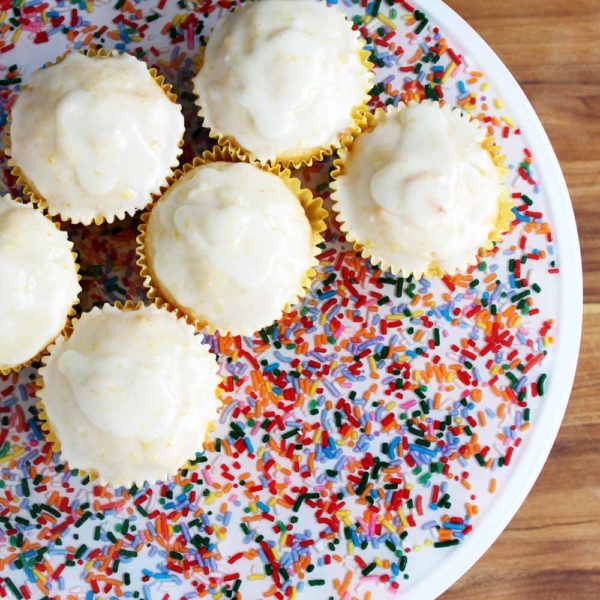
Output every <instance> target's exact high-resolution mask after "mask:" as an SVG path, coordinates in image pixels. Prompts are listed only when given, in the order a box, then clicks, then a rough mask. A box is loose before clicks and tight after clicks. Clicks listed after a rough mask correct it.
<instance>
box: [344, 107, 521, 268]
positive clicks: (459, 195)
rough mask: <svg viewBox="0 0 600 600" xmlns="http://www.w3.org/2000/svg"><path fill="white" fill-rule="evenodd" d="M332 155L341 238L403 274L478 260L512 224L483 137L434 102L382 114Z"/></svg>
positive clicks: (456, 113)
mask: <svg viewBox="0 0 600 600" xmlns="http://www.w3.org/2000/svg"><path fill="white" fill-rule="evenodd" d="M371 121H372V123H371V127H370V129H369V130H368V131H367V132H365V133H363V134H361V136H360V137H358V138H357V139H356V140H354V142H353V143H352V144H351V145H350V147H349V149H348V150H347V151H344V152H342V153H341V155H340V158H339V159H338V160H337V161H336V163H335V165H336V169H335V171H334V174H333V176H334V182H333V185H332V187H333V190H334V191H333V194H332V197H333V200H334V210H335V211H336V212H337V213H338V216H339V220H340V222H341V227H342V230H343V231H344V232H346V237H347V238H348V239H349V240H350V241H353V242H355V243H356V245H357V246H358V248H359V249H360V250H361V251H362V253H363V255H364V256H366V257H368V258H370V259H371V260H372V261H373V263H375V264H379V265H381V266H382V268H384V269H391V270H392V271H393V272H395V273H402V274H403V275H405V276H407V275H410V274H414V275H416V276H420V275H422V274H427V275H431V274H435V273H438V274H439V273H449V274H453V273H455V272H456V271H457V270H459V271H460V270H462V269H464V268H466V267H467V266H468V265H472V264H476V262H477V255H478V252H479V251H480V250H481V249H483V248H490V247H491V246H492V242H493V241H497V240H499V239H501V236H500V234H501V232H503V231H505V230H506V229H507V228H508V225H509V222H510V202H509V199H508V194H507V191H506V188H505V186H504V184H503V175H502V172H501V170H500V169H499V168H498V167H497V166H496V164H495V163H494V160H493V159H492V156H491V154H490V153H489V152H488V150H487V149H486V143H487V142H486V133H485V131H484V130H483V129H482V128H481V127H479V126H478V124H477V123H476V122H474V121H470V120H469V118H468V117H467V116H464V115H462V114H461V112H460V111H458V110H452V109H451V108H450V107H449V106H443V107H442V106H440V105H439V104H437V103H434V102H424V103H421V104H417V103H414V104H410V105H408V106H407V107H401V108H400V109H393V110H390V111H389V112H388V113H383V112H379V113H378V114H377V116H376V117H375V118H373V119H371Z"/></svg>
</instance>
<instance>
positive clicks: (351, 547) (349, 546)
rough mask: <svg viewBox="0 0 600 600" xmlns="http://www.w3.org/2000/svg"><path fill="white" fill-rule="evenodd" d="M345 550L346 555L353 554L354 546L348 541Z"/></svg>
mask: <svg viewBox="0 0 600 600" xmlns="http://www.w3.org/2000/svg"><path fill="white" fill-rule="evenodd" d="M347 548H348V550H347V552H348V554H354V544H353V543H352V542H351V541H350V540H348V545H347Z"/></svg>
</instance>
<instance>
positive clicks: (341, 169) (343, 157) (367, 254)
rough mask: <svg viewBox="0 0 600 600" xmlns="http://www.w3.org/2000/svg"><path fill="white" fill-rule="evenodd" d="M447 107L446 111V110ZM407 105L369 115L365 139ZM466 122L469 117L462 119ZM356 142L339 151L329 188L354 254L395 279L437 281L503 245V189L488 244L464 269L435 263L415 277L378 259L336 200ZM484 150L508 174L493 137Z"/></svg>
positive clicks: (507, 204) (507, 207) (507, 214)
mask: <svg viewBox="0 0 600 600" xmlns="http://www.w3.org/2000/svg"><path fill="white" fill-rule="evenodd" d="M441 106H442V107H443V108H444V109H445V110H452V109H451V108H450V107H449V106H448V105H444V104H441ZM445 107H447V108H445ZM403 108H404V105H401V106H400V107H398V108H392V109H389V110H387V111H386V110H384V109H381V108H380V109H377V110H376V111H375V113H374V114H373V113H369V114H368V115H367V127H366V128H365V129H364V131H363V133H362V135H365V134H367V133H369V132H371V131H373V129H375V127H377V125H378V124H379V123H380V122H381V120H382V119H384V118H386V116H387V115H388V114H390V113H391V112H393V111H398V110H403ZM463 118H465V120H466V118H467V117H466V116H465V117H463ZM468 123H469V124H471V125H472V126H473V127H477V126H478V125H477V123H476V122H475V120H471V121H470V122H468ZM355 141H356V138H355V139H353V140H352V141H351V142H350V143H349V144H345V145H344V146H343V148H341V149H340V150H339V151H338V155H337V158H336V159H335V160H334V161H333V170H332V172H331V177H332V181H331V184H330V187H331V190H332V192H331V198H332V200H333V205H332V209H333V212H334V213H335V216H336V220H337V221H338V223H339V226H340V229H341V231H342V232H343V233H344V235H345V237H346V240H347V241H349V242H351V243H352V244H353V247H354V250H355V251H356V252H358V253H360V255H361V256H362V257H363V258H365V259H366V260H368V261H370V262H371V264H373V265H374V266H376V267H379V268H380V269H381V270H383V271H391V272H392V273H394V274H396V275H402V276H404V277H408V276H409V275H414V276H415V277H421V276H424V277H434V276H439V277H442V276H444V275H446V274H447V275H450V276H452V275H456V274H457V273H460V272H463V271H465V270H467V269H468V268H469V267H470V266H476V265H477V263H478V257H479V256H480V255H484V254H485V253H486V252H488V251H490V250H492V249H493V248H494V245H495V244H497V243H499V242H501V241H502V239H503V237H504V233H505V232H507V231H509V230H510V227H511V222H512V220H513V217H514V215H513V213H512V210H511V209H512V207H513V206H514V203H513V201H512V199H511V197H510V194H509V192H508V188H507V187H506V186H505V185H503V186H502V193H501V195H500V197H499V198H498V216H497V218H496V222H495V225H494V228H493V229H492V230H491V231H490V233H489V236H488V239H487V242H486V244H485V245H484V246H483V247H482V248H480V249H479V252H478V253H477V254H474V255H473V259H472V262H468V263H467V264H464V265H455V266H454V269H452V270H443V269H442V268H441V267H440V266H439V265H438V264H437V263H435V262H432V263H431V264H430V265H429V267H428V268H427V269H426V270H425V271H424V272H423V273H414V272H412V271H406V272H405V271H403V270H402V265H396V264H392V263H391V262H389V261H388V260H387V259H386V258H385V257H383V256H379V255H377V254H376V253H375V252H374V251H373V249H372V248H369V247H368V246H367V245H365V244H363V243H362V242H361V240H360V239H359V238H360V236H359V235H356V234H355V233H354V232H353V231H352V229H351V228H350V226H349V225H348V223H347V222H346V220H345V218H344V211H343V208H342V206H341V204H340V202H339V199H338V198H337V193H338V190H339V180H340V178H341V177H343V176H344V174H345V173H346V161H347V159H348V156H349V154H350V153H351V152H352V148H353V145H354V143H355ZM483 148H484V149H485V150H486V151H487V152H488V153H489V154H490V156H491V158H492V160H493V162H494V164H495V165H496V168H497V169H498V171H499V173H500V174H501V175H505V174H506V172H507V171H508V169H507V167H506V165H505V160H506V158H505V156H504V155H502V153H501V149H500V147H499V146H498V145H497V144H496V142H495V140H494V138H493V137H487V138H486V139H485V141H484V143H483Z"/></svg>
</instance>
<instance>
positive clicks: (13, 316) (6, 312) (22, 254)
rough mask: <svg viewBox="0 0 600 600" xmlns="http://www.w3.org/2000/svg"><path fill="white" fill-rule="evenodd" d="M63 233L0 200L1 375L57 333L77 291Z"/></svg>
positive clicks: (24, 209)
mask: <svg viewBox="0 0 600 600" xmlns="http://www.w3.org/2000/svg"><path fill="white" fill-rule="evenodd" d="M72 249H73V245H72V244H71V242H70V241H69V238H68V237H67V234H66V233H65V232H64V231H61V230H60V229H58V228H57V227H56V226H55V224H54V223H52V221H50V220H49V219H47V218H46V217H45V216H44V215H43V214H42V213H41V212H39V211H37V210H35V209H34V208H33V207H32V206H31V205H25V204H20V203H18V202H15V201H14V200H12V198H11V197H10V196H9V195H6V196H3V197H0V282H1V283H0V288H1V290H2V291H1V292H0V371H6V370H9V369H11V368H15V367H18V366H20V365H22V364H23V363H26V362H27V361H29V360H31V359H32V358H34V357H35V356H36V355H37V354H39V353H40V352H41V351H42V350H44V349H45V348H46V346H47V345H48V344H49V343H50V342H51V341H52V340H53V339H54V338H55V337H56V336H57V335H58V334H59V333H60V332H61V330H62V329H63V327H64V326H65V324H66V321H67V317H68V315H69V313H70V311H71V309H72V307H73V305H74V304H75V303H76V302H77V295H78V294H79V292H80V291H81V288H80V286H79V281H78V276H77V267H76V264H75V258H74V257H73V254H72Z"/></svg>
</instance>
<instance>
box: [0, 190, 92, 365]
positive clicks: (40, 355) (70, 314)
mask: <svg viewBox="0 0 600 600" xmlns="http://www.w3.org/2000/svg"><path fill="white" fill-rule="evenodd" d="M13 200H15V201H17V202H20V203H21V204H25V203H24V202H23V199H22V198H20V197H16V198H13ZM45 218H47V219H48V220H49V221H50V222H51V223H52V224H53V225H54V226H55V227H56V229H58V230H59V231H62V229H61V228H60V225H59V224H58V223H56V221H52V220H51V219H49V218H48V217H46V216H45ZM69 244H70V245H71V256H72V257H73V261H74V263H75V274H76V276H77V282H78V283H79V282H80V281H81V275H80V274H79V269H80V267H79V262H78V260H79V257H78V256H77V254H76V253H75V252H74V251H73V248H74V246H73V242H71V240H69ZM79 293H81V285H79ZM79 302H80V299H79V294H78V295H77V298H76V299H75V302H74V303H73V305H72V306H71V308H70V309H69V312H68V313H67V316H66V318H65V324H64V325H63V327H62V329H61V330H60V331H59V332H58V333H57V334H56V335H55V336H54V338H53V339H51V340H50V341H49V342H48V343H47V344H46V346H45V347H44V348H42V349H41V350H40V351H39V352H38V353H37V354H35V356H33V357H32V358H30V359H29V360H26V361H25V362H22V363H20V364H18V365H13V366H10V367H3V366H2V365H0V375H3V376H6V375H9V374H10V373H18V372H19V371H21V370H22V369H24V368H26V367H30V366H31V365H32V364H33V363H35V362H39V361H40V360H42V358H43V357H44V356H46V355H47V354H48V352H49V350H50V347H51V346H53V345H54V343H55V342H56V340H57V339H58V338H59V337H61V336H62V335H65V333H66V332H67V331H68V330H69V328H70V326H71V321H72V320H73V318H74V317H75V315H76V314H77V311H76V310H75V307H76V306H77V305H78V304H79Z"/></svg>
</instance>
